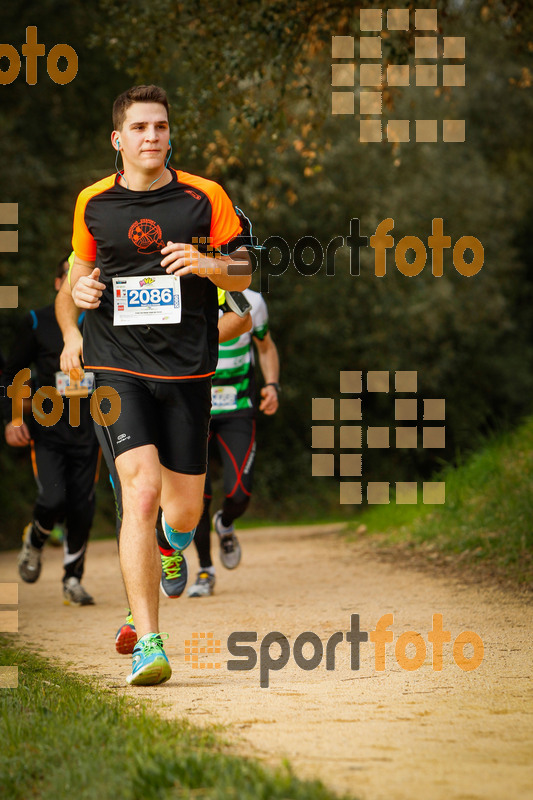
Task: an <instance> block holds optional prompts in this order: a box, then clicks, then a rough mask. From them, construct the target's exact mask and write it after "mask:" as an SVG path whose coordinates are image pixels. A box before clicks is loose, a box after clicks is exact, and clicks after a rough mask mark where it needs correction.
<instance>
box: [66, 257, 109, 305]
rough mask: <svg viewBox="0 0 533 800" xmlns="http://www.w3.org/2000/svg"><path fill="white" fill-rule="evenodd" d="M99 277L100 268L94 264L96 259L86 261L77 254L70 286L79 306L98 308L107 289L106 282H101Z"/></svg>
mask: <svg viewBox="0 0 533 800" xmlns="http://www.w3.org/2000/svg"><path fill="white" fill-rule="evenodd" d="M99 277H100V269H99V267H95V266H94V261H85V260H84V259H83V258H80V257H79V256H75V258H74V264H73V266H72V271H71V274H70V288H71V291H72V299H73V300H74V302H75V303H76V305H77V306H78V308H98V306H99V305H100V297H101V296H102V293H103V291H104V289H105V283H101V282H100V281H99V280H98V279H99Z"/></svg>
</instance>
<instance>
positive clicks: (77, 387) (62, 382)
mask: <svg viewBox="0 0 533 800" xmlns="http://www.w3.org/2000/svg"><path fill="white" fill-rule="evenodd" d="M81 374H82V378H81V380H77V381H71V380H70V375H67V374H66V373H65V372H61V371H59V372H56V389H57V391H58V392H59V394H60V395H62V396H63V397H87V396H88V394H92V393H93V391H94V372H83V371H82V372H81Z"/></svg>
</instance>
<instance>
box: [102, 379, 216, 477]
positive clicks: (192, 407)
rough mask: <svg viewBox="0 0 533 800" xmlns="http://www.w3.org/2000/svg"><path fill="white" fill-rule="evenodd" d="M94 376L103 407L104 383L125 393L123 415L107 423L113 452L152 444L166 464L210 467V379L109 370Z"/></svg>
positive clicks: (179, 468)
mask: <svg viewBox="0 0 533 800" xmlns="http://www.w3.org/2000/svg"><path fill="white" fill-rule="evenodd" d="M95 378H96V385H97V386H98V387H101V388H100V390H99V392H98V395H99V397H100V402H101V409H102V412H104V413H106V412H107V411H108V410H109V405H108V403H107V401H106V399H105V389H104V387H106V386H109V387H111V389H114V390H115V391H116V392H118V394H119V396H120V404H121V405H120V416H119V417H118V419H117V421H116V422H114V423H113V424H111V425H107V426H104V427H103V428H102V433H103V434H104V436H105V438H106V439H107V442H108V444H109V449H110V450H111V453H112V455H113V458H117V456H119V455H121V453H125V452H127V451H128V450H133V449H134V448H136V447H142V446H143V445H146V444H153V445H155V447H156V448H157V450H158V452H159V461H160V463H161V464H162V465H163V466H164V467H166V468H167V469H170V470H172V471H173V472H182V473H185V474H187V475H202V474H203V473H204V472H205V471H206V464H207V436H208V431H209V414H210V411H211V381H210V380H202V381H187V382H184V383H168V382H166V381H152V380H147V379H145V378H138V377H134V376H131V377H130V376H118V375H115V374H110V373H97V374H96V376H95ZM102 398H103V399H102ZM114 403H115V404H116V401H114ZM111 407H112V406H111Z"/></svg>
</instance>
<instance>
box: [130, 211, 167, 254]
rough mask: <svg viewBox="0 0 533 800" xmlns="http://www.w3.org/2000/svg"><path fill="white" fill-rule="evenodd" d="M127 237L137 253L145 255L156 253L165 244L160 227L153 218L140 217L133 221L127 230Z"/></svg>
mask: <svg viewBox="0 0 533 800" xmlns="http://www.w3.org/2000/svg"><path fill="white" fill-rule="evenodd" d="M128 239H131V241H132V242H133V244H134V245H135V247H136V248H137V250H138V251H139V253H144V254H145V255H150V254H151V253H157V251H158V250H161V248H162V247H164V246H165V243H164V241H163V232H162V231H161V227H160V226H159V225H158V224H157V222H154V220H153V219H140V220H137V221H136V222H134V223H133V225H132V226H131V227H130V229H129V231H128Z"/></svg>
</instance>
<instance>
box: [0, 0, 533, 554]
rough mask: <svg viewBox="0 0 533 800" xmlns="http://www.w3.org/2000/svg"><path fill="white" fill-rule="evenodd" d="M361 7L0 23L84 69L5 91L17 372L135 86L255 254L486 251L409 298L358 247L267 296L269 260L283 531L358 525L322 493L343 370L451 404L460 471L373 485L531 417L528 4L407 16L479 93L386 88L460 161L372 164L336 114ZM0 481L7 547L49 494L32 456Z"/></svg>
mask: <svg viewBox="0 0 533 800" xmlns="http://www.w3.org/2000/svg"><path fill="white" fill-rule="evenodd" d="M360 7H374V8H375V7H383V8H386V7H387V6H386V5H385V4H382V3H362V4H361V3H358V2H356V3H352V2H350V3H348V2H328V3H324V2H318V0H314V2H311V1H310V0H308V1H307V2H304V0H300V1H297V2H293V3H291V4H287V3H284V2H267V0H265V1H264V2H236V1H235V0H233V2H231V3H230V2H225V0H223V1H222V2H217V3H213V2H204V3H201V4H200V5H198V4H197V3H192V2H189V1H188V0H185V2H181V3H177V2H171V0H153V2H151V3H149V4H147V3H144V2H143V3H141V2H139V0H100V2H93V3H83V4H72V3H70V2H61V1H60V0H40V2H38V3H37V2H25V3H24V4H22V3H20V2H11V3H9V4H8V6H7V7H6V8H4V9H3V18H2V41H4V42H9V43H10V44H13V45H14V46H15V47H16V48H17V49H18V50H19V52H20V51H21V46H22V44H23V42H24V41H25V38H26V37H25V29H26V26H28V25H36V26H37V28H38V34H39V41H40V42H43V43H44V44H45V46H46V51H47V52H48V51H49V50H50V48H51V47H52V46H53V45H54V44H56V43H59V42H66V43H68V44H70V45H71V46H72V47H74V48H75V49H76V51H77V53H78V57H79V72H78V75H77V76H76V78H75V79H74V80H73V81H72V82H71V83H70V84H67V85H65V86H58V85H57V84H55V83H53V82H52V81H51V80H50V78H49V76H48V75H47V74H46V68H45V59H40V60H39V72H38V82H37V84H36V85H35V86H29V85H28V84H27V83H26V82H25V80H24V65H23V68H22V70H21V73H20V75H19V77H18V78H17V80H16V81H14V82H13V83H12V84H10V85H5V86H0V106H1V114H0V139H1V142H2V170H1V172H0V184H1V193H0V201H1V202H16V203H18V204H19V213H20V219H19V226H18V229H19V238H20V250H19V253H18V254H1V256H0V280H1V282H2V283H3V284H10V283H15V282H16V283H18V285H19V287H20V292H19V296H20V308H19V309H18V310H17V311H16V312H8V311H3V312H2V314H1V319H0V334H1V349H2V351H4V352H7V351H8V350H9V347H10V344H11V342H12V341H13V337H14V336H15V330H16V324H17V320H18V319H19V318H20V315H21V313H22V312H23V311H24V310H27V309H29V308H31V307H38V306H41V305H44V304H46V303H48V302H50V301H51V300H52V298H53V270H54V267H55V264H56V262H57V261H58V259H59V258H60V257H61V256H62V255H63V254H64V253H65V252H68V250H69V248H70V243H69V242H70V232H71V224H72V212H73V206H74V202H75V198H76V196H77V193H78V192H79V191H80V189H81V188H83V187H84V186H86V185H88V184H89V183H91V182H93V181H95V180H97V179H99V178H100V177H103V176H104V175H106V174H109V173H110V172H111V171H112V170H113V169H114V166H113V161H114V157H113V151H112V149H111V145H110V141H109V134H110V131H111V128H112V125H111V113H110V112H111V105H112V102H113V99H114V97H115V96H116V95H117V94H118V93H119V92H121V91H122V90H123V89H125V88H127V86H129V85H132V84H134V83H152V82H153V83H158V84H161V85H163V86H165V88H166V89H167V91H168V92H169V96H170V99H171V102H172V120H171V123H172V124H171V127H172V139H173V145H174V157H173V162H172V163H173V165H174V166H176V167H179V168H182V169H185V170H189V171H192V172H199V173H200V174H204V175H207V176H209V177H213V178H215V179H217V180H219V181H221V182H222V183H223V184H224V186H225V187H226V189H227V191H228V192H229V194H230V196H231V197H232V199H233V200H234V202H235V203H236V204H237V205H239V206H240V207H242V208H243V209H244V210H246V211H247V212H248V213H249V215H250V216H251V218H252V220H253V222H254V233H255V234H256V235H257V236H258V239H259V241H260V242H263V241H264V240H265V239H267V237H269V236H272V235H277V236H281V237H283V238H284V239H285V240H286V241H287V242H288V244H289V245H290V246H291V248H292V247H293V246H294V244H295V243H296V242H297V241H298V240H299V239H300V238H301V237H302V236H304V235H312V236H314V237H315V238H316V239H317V240H318V241H319V242H320V243H321V244H322V246H323V248H324V249H325V248H326V246H327V244H328V242H330V241H331V240H333V239H334V238H335V237H338V236H342V237H347V236H348V234H349V230H350V219H352V218H359V219H360V220H361V232H362V234H363V235H366V236H370V235H372V234H373V233H374V231H375V229H376V226H377V224H378V223H379V221H380V220H382V219H384V218H387V217H392V218H393V219H394V231H393V236H394V238H395V241H396V242H398V241H399V239H400V238H401V237H403V236H405V235H415V236H419V237H420V238H421V239H422V240H423V241H424V242H426V241H427V238H428V236H429V235H430V233H431V220H432V219H433V218H436V217H441V218H443V219H444V225H445V234H447V235H449V236H451V239H452V244H453V243H455V241H456V240H457V239H459V238H460V237H461V236H464V235H472V236H475V237H477V238H478V239H479V240H480V241H481V242H482V243H483V246H484V250H485V264H484V267H483V269H482V270H481V272H480V273H478V274H477V275H476V276H474V277H472V278H465V277H462V276H461V275H459V274H458V273H457V271H456V270H455V269H454V268H453V265H452V259H451V251H447V253H446V255H445V269H444V276H443V277H442V278H434V277H433V276H432V275H431V270H430V256H429V257H428V264H427V266H426V268H425V270H424V271H423V273H422V274H421V275H419V276H418V277H416V278H407V277H405V276H403V275H401V274H400V273H399V272H398V270H396V268H395V266H394V257H393V251H392V250H391V251H389V252H388V271H387V275H386V276H385V277H383V278H377V277H376V276H375V275H374V266H373V251H371V250H370V248H362V250H361V271H360V275H353V274H350V267H349V251H348V248H347V247H343V248H341V249H340V250H339V252H338V254H337V257H336V261H335V275H334V276H333V275H329V276H328V275H326V271H325V266H323V267H322V269H321V270H320V271H319V272H317V274H315V275H313V276H310V277H306V276H304V275H301V274H299V273H298V271H297V270H296V268H295V266H294V263H291V264H290V266H289V267H288V269H287V271H286V272H285V273H284V274H283V275H281V276H279V277H271V278H270V280H269V281H268V282H267V280H266V278H267V273H268V265H266V264H265V256H264V254H263V256H262V263H259V264H258V268H257V270H256V273H255V275H254V287H255V288H262V289H263V290H264V291H266V290H267V289H268V293H267V294H266V295H265V296H266V299H267V302H268V306H269V310H270V316H271V330H272V333H273V336H274V339H275V341H276V343H277V345H278V348H279V351H280V356H281V364H282V384H283V389H284V391H283V395H282V406H281V409H280V411H279V413H278V414H277V415H276V417H275V418H274V419H264V418H263V419H260V420H259V431H258V436H259V442H260V449H259V457H258V462H257V473H256V475H257V479H256V493H255V498H254V509H255V512H256V513H257V514H263V513H264V514H268V516H269V517H273V516H277V517H282V516H287V515H302V514H306V515H307V516H313V515H318V514H325V513H327V512H330V511H334V512H336V513H353V511H354V508H353V507H344V506H339V505H338V479H318V478H312V477H311V424H312V420H311V399H312V398H313V397H337V396H338V394H339V371H340V370H355V369H363V370H367V369H381V370H389V371H390V372H391V373H392V372H394V371H395V370H398V369H405V370H418V372H419V397H445V398H446V411H447V413H446V426H447V447H446V450H445V451H430V452H426V451H423V450H421V449H420V448H419V449H418V451H406V450H402V451H396V450H394V449H391V450H390V451H386V452H385V451H366V450H365V451H364V452H363V458H364V468H365V478H366V479H374V480H379V479H382V480H390V481H395V480H402V479H411V480H414V479H416V478H417V477H418V478H419V479H421V478H422V477H425V476H427V475H430V474H431V473H432V471H434V470H435V469H437V468H438V467H439V466H440V464H441V463H442V461H443V460H445V461H448V462H450V461H454V460H457V459H460V458H462V456H463V454H464V453H465V452H467V451H469V450H471V449H474V448H476V446H478V444H479V441H480V437H482V436H484V435H486V434H487V433H488V432H490V431H492V430H495V429H504V428H509V427H513V426H515V425H516V424H517V422H518V421H519V419H520V418H521V417H522V416H523V415H524V414H526V413H527V412H528V411H530V410H531V396H532V389H533V381H532V369H531V368H532V355H533V346H532V345H533V343H532V320H533V315H532V313H531V303H532V299H533V297H532V295H533V260H532V255H531V244H530V229H531V222H530V220H531V215H532V212H533V181H532V176H533V154H532V150H531V129H530V126H531V118H532V115H533V114H532V112H533V99H532V93H531V81H532V77H531V70H532V62H533V13H532V12H531V10H529V9H530V4H528V3H525V2H524V3H521V2H510V1H509V2H497V0H494V1H493V2H490V1H489V0H487V2H478V1H477V0H473V2H468V3H466V2H460V0H442V2H438V3H435V2H426V3H422V2H417V3H405V2H395V3H394V7H395V8H399V7H409V8H410V9H411V10H412V11H413V10H414V8H415V7H416V8H421V7H428V8H429V7H433V8H435V7H436V8H438V10H439V24H440V30H439V33H444V34H445V35H447V36H448V35H456V36H465V37H466V76H467V80H466V86H465V87H464V88H454V89H446V88H444V87H438V88H436V89H434V88H432V89H429V88H428V89H421V88H417V87H409V88H405V89H385V90H384V108H385V115H386V116H390V117H394V118H400V119H401V118H405V119H411V120H414V119H417V118H425V119H427V118H429V119H431V118H437V119H442V118H465V119H466V131H467V137H466V142H465V143H456V144H452V143H442V142H439V143H428V144H423V143H415V142H413V141H412V142H410V143H406V144H389V143H387V142H382V143H381V144H373V143H372V144H362V143H360V142H359V117H358V114H357V113H356V115H355V116H333V115H331V113H330V108H331V36H332V35H339V34H340V35H353V36H356V37H357V36H358V33H359V29H358V25H359V13H358V11H359V8H360ZM198 9H200V13H199V11H198ZM383 39H384V58H385V61H388V62H389V63H410V62H412V54H413V30H411V31H409V32H397V33H394V34H391V33H390V32H387V31H384V32H383ZM356 63H357V46H356ZM0 66H2V67H3V68H5V64H3V63H0ZM357 107H358V103H357V98H356V109H357ZM364 401H365V423H366V424H381V425H391V426H392V425H393V424H394V422H393V420H394V411H393V403H392V398H391V396H389V397H379V396H374V395H373V396H367V397H365V399H364ZM0 469H1V471H2V480H1V483H0V507H1V508H2V530H1V531H0V545H1V544H2V542H3V543H4V544H6V543H8V542H10V541H11V542H12V541H13V540H12V538H11V537H12V536H13V534H14V532H15V531H16V532H17V535H18V532H19V531H20V527H21V524H22V523H23V522H25V521H27V519H28V515H29V514H30V513H31V505H32V501H33V497H34V485H33V481H32V478H31V470H30V467H29V459H28V454H27V452H13V451H10V450H9V448H7V446H6V445H5V443H4V444H2V445H1V446H0ZM106 502H108V501H106V500H105V501H104V508H108V506H106V505H105V503H106Z"/></svg>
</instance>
